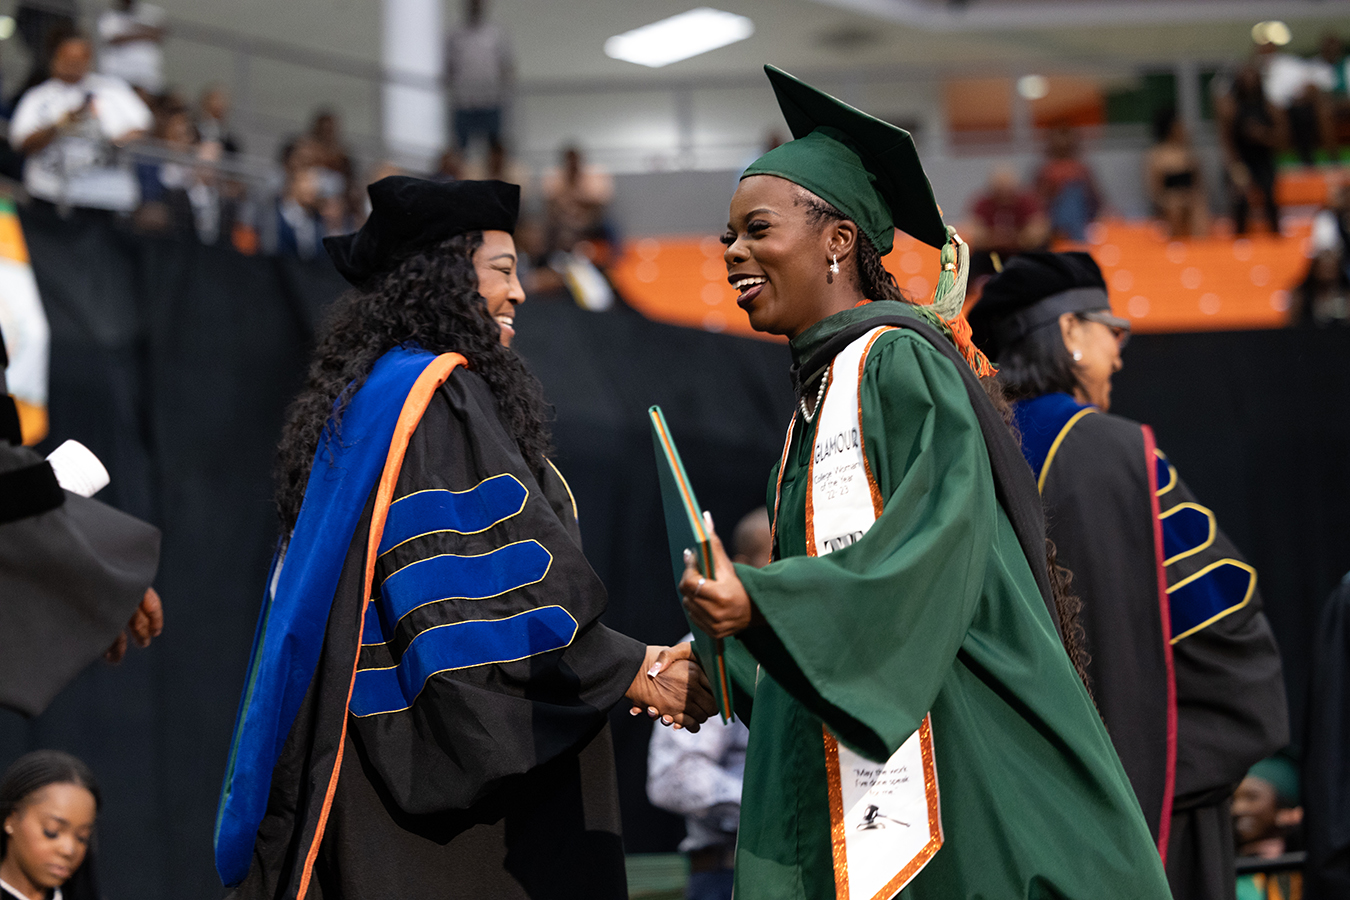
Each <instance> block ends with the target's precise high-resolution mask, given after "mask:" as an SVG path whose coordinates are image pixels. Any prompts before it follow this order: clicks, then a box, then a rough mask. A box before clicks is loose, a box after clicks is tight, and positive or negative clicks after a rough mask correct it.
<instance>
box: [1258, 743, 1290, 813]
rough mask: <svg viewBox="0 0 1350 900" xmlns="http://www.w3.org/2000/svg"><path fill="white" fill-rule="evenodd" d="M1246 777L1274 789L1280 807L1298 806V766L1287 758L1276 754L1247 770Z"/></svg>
mask: <svg viewBox="0 0 1350 900" xmlns="http://www.w3.org/2000/svg"><path fill="white" fill-rule="evenodd" d="M1247 777H1248V778H1259V779H1261V780H1262V781H1265V782H1269V783H1270V785H1271V786H1272V787H1274V788H1275V795H1276V797H1278V798H1279V805H1280V806H1284V807H1289V806H1296V805H1297V804H1298V794H1299V790H1298V788H1299V784H1298V782H1299V778H1298V766H1296V765H1294V762H1293V760H1291V759H1289V758H1288V757H1287V756H1284V755H1282V754H1280V753H1277V754H1275V755H1274V756H1272V757H1270V758H1269V759H1263V760H1261V761H1260V762H1259V763H1257V764H1256V765H1254V766H1252V767H1251V768H1250V769H1248V770H1247Z"/></svg>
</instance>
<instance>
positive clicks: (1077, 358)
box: [1073, 350, 1083, 362]
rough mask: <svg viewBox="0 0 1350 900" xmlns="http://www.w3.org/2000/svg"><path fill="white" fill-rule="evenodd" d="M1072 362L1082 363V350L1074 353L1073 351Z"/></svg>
mask: <svg viewBox="0 0 1350 900" xmlns="http://www.w3.org/2000/svg"><path fill="white" fill-rule="evenodd" d="M1073 361H1074V362H1082V361H1083V351H1082V350H1075V351H1073Z"/></svg>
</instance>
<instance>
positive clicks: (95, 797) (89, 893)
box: [0, 750, 101, 900]
mask: <svg viewBox="0 0 1350 900" xmlns="http://www.w3.org/2000/svg"><path fill="white" fill-rule="evenodd" d="M100 803H101V801H100V797H99V790H98V783H97V782H95V780H94V773H93V772H91V771H90V770H89V767H88V766H86V765H85V764H84V763H83V762H81V761H80V760H79V759H76V758H75V757H74V756H71V755H70V754H69V753H62V752H60V751H59V750H37V751H34V752H33V753H29V754H26V755H24V756H21V757H19V758H18V759H17V760H15V762H14V764H13V765H11V766H10V767H9V768H8V769H6V770H5V774H4V777H3V778H0V821H3V823H4V825H3V829H0V898H3V900H99V892H98V882H97V880H96V878H95V873H94V852H93V844H94V822H95V820H96V819H97V817H98V811H99V805H100Z"/></svg>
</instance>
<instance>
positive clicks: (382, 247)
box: [216, 177, 712, 900]
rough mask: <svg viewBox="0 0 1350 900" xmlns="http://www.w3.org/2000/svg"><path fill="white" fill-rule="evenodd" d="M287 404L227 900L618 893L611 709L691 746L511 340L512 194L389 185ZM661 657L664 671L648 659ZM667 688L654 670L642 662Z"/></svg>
mask: <svg viewBox="0 0 1350 900" xmlns="http://www.w3.org/2000/svg"><path fill="white" fill-rule="evenodd" d="M370 196H371V203H372V207H373V211H372V213H371V216H370V219H369V220H368V222H367V223H366V225H365V226H364V227H363V228H362V229H361V231H360V232H359V233H357V234H355V235H349V236H347V237H345V238H340V239H329V244H328V249H329V252H330V254H331V255H332V257H333V259H334V262H335V263H336V264H337V267H338V269H339V271H341V272H342V274H343V275H344V276H345V277H346V278H347V279H348V280H349V281H351V282H352V284H354V285H355V286H356V288H357V289H356V290H355V291H353V292H351V293H349V294H348V295H347V296H346V297H345V298H344V299H343V300H341V301H339V304H338V306H337V308H336V310H335V312H334V314H333V316H332V318H331V321H330V322H329V323H328V326H327V331H326V334H325V335H324V336H323V338H322V339H321V341H320V343H319V347H318V351H317V355H316V358H315V361H314V364H313V366H312V368H311V371H310V380H309V384H308V386H307V387H306V389H305V390H304V392H303V393H302V394H301V395H300V397H299V398H298V399H297V401H296V403H295V405H294V406H293V407H292V411H291V416H290V420H289V423H288V425H287V429H286V433H285V435H284V437H283V439H282V445H281V451H280V466H279V474H280V481H279V487H278V493H277V500H278V507H279V510H280V513H281V518H282V525H283V533H284V534H285V535H286V537H285V539H284V540H283V542H282V544H281V547H280V549H279V551H278V555H277V559H276V561H275V562H274V564H273V573H272V576H271V577H270V579H269V587H268V593H267V598H266V601H265V604H264V607H263V612H262V615H261V616H260V620H259V625H258V632H257V637H256V639H255V644H254V651H253V660H252V663H251V665H250V670H249V674H248V679H247V682H246V686H245V691H244V696H243V699H242V702H241V704H240V710H239V718H238V723H237V725H236V728H235V739H234V746H233V748H232V750H231V754H230V760H229V764H228V769H227V772H226V778H225V786H224V790H223V792H222V798H221V808H220V813H219V816H218V819H217V827H216V860H217V867H218V869H219V871H220V874H221V877H222V879H223V880H224V881H225V883H226V884H227V885H237V888H236V890H235V893H234V895H233V896H236V897H241V898H243V897H247V898H262V897H267V898H283V897H285V898H303V897H311V898H318V897H329V898H341V897H352V898H357V897H359V898H361V900H396V898H397V900H406V898H411V897H433V896H434V897H439V898H457V897H464V898H574V897H575V898H583V897H584V898H606V897H612V898H620V897H626V896H627V888H626V884H625V877H624V865H623V847H622V843H621V841H620V837H619V821H618V803H617V788H616V783H615V774H614V759H613V748H612V746H611V743H610V737H609V733H608V730H607V727H606V724H605V723H606V717H607V714H608V712H609V710H610V708H611V707H613V706H614V705H615V704H616V703H618V702H620V700H622V699H623V698H624V697H625V696H627V697H628V698H629V699H630V700H631V701H632V702H633V703H635V704H638V705H640V706H642V707H645V708H648V709H649V710H654V711H659V712H660V713H662V714H665V717H666V718H668V719H669V720H670V721H671V722H673V723H675V724H687V725H689V726H690V727H691V728H692V729H697V723H698V722H700V721H702V720H703V719H705V718H706V717H707V715H708V713H710V712H711V711H712V699H711V696H710V694H709V693H708V690H707V683H706V681H705V680H704V679H703V675H702V671H701V670H700V669H698V668H697V665H696V664H695V663H693V662H692V661H691V658H690V655H689V647H688V645H687V644H684V645H680V646H679V647H678V648H674V649H673V650H667V649H666V648H659V647H645V646H644V645H643V644H641V643H639V642H637V641H634V640H632V639H630V638H627V637H625V636H623V635H621V634H618V633H616V632H613V631H611V630H609V629H608V628H606V627H605V626H603V625H602V624H600V622H599V618H600V616H601V614H602V613H603V612H604V609H605V602H606V601H605V592H604V588H603V586H602V585H601V584H600V581H599V579H598V578H597V576H596V575H595V573H594V572H593V571H592V570H591V568H590V566H589V565H588V564H587V562H586V559H585V557H584V556H583V555H582V552H581V546H580V535H579V532H578V530H577V522H576V507H575V505H574V503H573V500H572V497H571V493H570V491H569V490H568V488H567V485H566V482H565V481H564V480H563V478H562V476H561V474H559V472H558V471H557V469H556V468H554V466H553V464H552V463H551V462H550V461H549V460H548V457H547V454H548V432H547V429H546V427H545V424H544V403H543V399H542V395H541V391H540V387H539V385H538V383H537V382H536V381H535V380H534V378H533V377H532V376H531V375H529V373H528V372H527V371H526V369H525V368H524V365H523V363H522V362H521V361H520V359H519V358H518V357H517V356H516V355H515V354H514V353H513V352H512V351H510V349H509V347H508V345H509V344H510V340H511V337H512V335H514V333H515V331H514V310H515V306H516V305H517V304H518V303H520V302H521V301H523V300H524V294H523V292H522V291H521V288H520V282H519V281H518V280H517V278H516V270H515V265H516V255H515V247H514V243H513V241H512V237H511V233H510V232H511V229H512V228H513V226H514V224H515V219H516V211H517V207H518V202H519V188H517V187H516V186H515V185H507V184H503V183H501V182H454V183H450V184H432V183H430V182H425V181H420V180H418V179H413V178H404V177H394V178H386V179H384V180H382V181H380V182H377V183H376V184H374V185H372V186H371V188H370ZM663 651H664V655H663ZM658 662H659V663H660V664H661V666H662V667H663V668H661V669H660V670H659V673H658V671H657V669H656V668H655V666H656V664H657V663H658Z"/></svg>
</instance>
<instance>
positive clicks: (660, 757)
mask: <svg viewBox="0 0 1350 900" xmlns="http://www.w3.org/2000/svg"><path fill="white" fill-rule="evenodd" d="M731 546H732V549H733V551H734V554H735V555H734V556H732V561H733V562H738V563H744V564H746V565H747V566H754V567H755V568H756V569H762V568H764V567H765V566H767V565H768V564H769V563H770V562H772V561H773V533H772V529H770V527H769V511H768V510H767V509H765V508H764V507H760V508H759V509H757V510H755V511H754V512H751V513H750V514H748V515H747V516H745V517H744V518H743V519H741V521H740V522H739V523H738V524H737V525H736V530H735V531H734V532H733V533H732V539H731ZM693 638H694V636H693V634H687V635H685V636H684V637H682V638H680V640H681V641H691V640H693ZM749 740H750V729H749V728H747V727H746V726H745V723H744V722H742V721H740V720H737V719H733V720H732V721H730V722H725V723H722V722H719V721H714V720H711V719H710V720H709V721H707V722H705V723H704V724H703V727H702V728H701V729H699V731H698V732H697V733H693V732H689V731H685V730H681V731H676V730H674V729H671V728H661V727H654V728H653V729H652V742H651V746H650V748H649V750H648V753H647V799H648V800H650V801H651V802H652V805H653V806H655V807H658V808H660V809H664V810H666V811H667V812H673V813H677V814H679V815H682V816H684V827H685V838H684V840H683V841H681V842H680V851H681V852H682V853H684V854H686V855H687V856H688V857H689V884H688V886H687V888H686V889H685V894H684V896H685V898H686V900H731V888H732V883H733V880H734V864H735V859H736V827H737V825H738V824H739V822H740V817H741V781H742V779H743V778H744V776H745V747H746V744H747V743H749Z"/></svg>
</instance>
